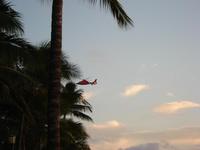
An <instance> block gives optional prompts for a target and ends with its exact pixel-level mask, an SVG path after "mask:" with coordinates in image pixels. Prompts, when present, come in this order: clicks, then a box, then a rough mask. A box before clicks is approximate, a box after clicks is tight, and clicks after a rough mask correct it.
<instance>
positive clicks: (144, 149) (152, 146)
mask: <svg viewBox="0 0 200 150" xmlns="http://www.w3.org/2000/svg"><path fill="white" fill-rule="evenodd" d="M121 150H123V149H121ZM124 150H159V144H158V143H147V144H141V145H137V146H133V147H129V148H126V149H124Z"/></svg>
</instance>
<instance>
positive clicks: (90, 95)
mask: <svg viewBox="0 0 200 150" xmlns="http://www.w3.org/2000/svg"><path fill="white" fill-rule="evenodd" d="M83 97H84V98H85V99H86V100H88V99H91V98H92V97H94V93H93V92H84V93H83Z"/></svg>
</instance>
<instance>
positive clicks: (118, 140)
mask: <svg viewBox="0 0 200 150" xmlns="http://www.w3.org/2000/svg"><path fill="white" fill-rule="evenodd" d="M112 131H113V130H95V129H93V132H89V134H90V135H91V139H90V145H91V147H92V149H93V150H154V149H155V150H199V148H200V147H197V145H200V127H181V128H173V129H166V130H163V131H146V132H139V131H138V132H132V133H131V132H130V130H126V128H116V129H115V130H114V131H113V132H112ZM156 145H158V147H157V146H156ZM145 148H146V149H145ZM153 148H154V149H153ZM156 148H159V149H156Z"/></svg>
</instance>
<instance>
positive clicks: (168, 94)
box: [166, 92, 175, 97]
mask: <svg viewBox="0 0 200 150" xmlns="http://www.w3.org/2000/svg"><path fill="white" fill-rule="evenodd" d="M166 95H167V96H169V97H174V96H175V95H174V93H172V92H167V94H166Z"/></svg>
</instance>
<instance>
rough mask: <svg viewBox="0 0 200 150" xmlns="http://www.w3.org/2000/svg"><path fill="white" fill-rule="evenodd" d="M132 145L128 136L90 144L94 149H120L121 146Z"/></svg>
mask: <svg viewBox="0 0 200 150" xmlns="http://www.w3.org/2000/svg"><path fill="white" fill-rule="evenodd" d="M130 145H131V143H130V141H129V140H128V139H126V138H119V139H110V140H104V141H101V142H98V143H91V144H90V146H91V149H92V150H118V149H119V148H120V147H127V146H130Z"/></svg>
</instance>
